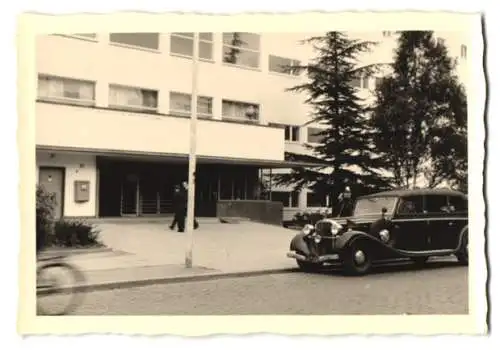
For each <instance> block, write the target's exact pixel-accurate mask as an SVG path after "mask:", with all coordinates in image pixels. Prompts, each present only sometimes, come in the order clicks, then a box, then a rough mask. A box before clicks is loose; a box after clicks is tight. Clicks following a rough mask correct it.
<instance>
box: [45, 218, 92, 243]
mask: <svg viewBox="0 0 500 350" xmlns="http://www.w3.org/2000/svg"><path fill="white" fill-rule="evenodd" d="M99 233H100V231H99V230H98V229H97V228H96V227H95V226H94V225H92V224H88V223H86V222H84V221H81V220H59V221H57V222H56V223H55V226H54V237H55V241H54V244H55V245H57V246H62V247H89V246H91V247H92V246H102V243H101V242H100V241H99Z"/></svg>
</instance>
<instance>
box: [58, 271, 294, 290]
mask: <svg viewBox="0 0 500 350" xmlns="http://www.w3.org/2000/svg"><path fill="white" fill-rule="evenodd" d="M297 271H298V268H296V267H291V268H280V269H268V270H258V271H255V270H254V271H238V272H215V273H202V274H196V275H190V276H169V277H160V278H150V279H142V280H133V281H117V282H105V283H96V284H85V285H77V286H75V287H73V288H68V289H71V290H72V291H73V292H94V291H104V290H112V289H124V288H132V287H143V286H149V285H153V284H174V283H184V282H202V281H210V280H214V279H225V278H238V277H253V276H265V275H272V274H277V273H291V272H297Z"/></svg>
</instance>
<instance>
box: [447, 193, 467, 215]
mask: <svg viewBox="0 0 500 350" xmlns="http://www.w3.org/2000/svg"><path fill="white" fill-rule="evenodd" d="M449 203H450V207H452V209H453V211H457V212H464V211H467V209H468V206H467V200H466V199H465V198H463V197H460V196H450V197H449Z"/></svg>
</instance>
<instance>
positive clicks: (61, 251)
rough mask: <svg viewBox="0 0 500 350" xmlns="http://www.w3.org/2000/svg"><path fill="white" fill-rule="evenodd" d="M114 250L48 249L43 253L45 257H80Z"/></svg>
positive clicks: (103, 248) (106, 248)
mask: <svg viewBox="0 0 500 350" xmlns="http://www.w3.org/2000/svg"><path fill="white" fill-rule="evenodd" d="M112 251H113V249H112V248H109V247H102V248H54V249H48V250H45V251H44V252H43V254H44V255H59V254H61V255H80V254H97V253H109V252H112Z"/></svg>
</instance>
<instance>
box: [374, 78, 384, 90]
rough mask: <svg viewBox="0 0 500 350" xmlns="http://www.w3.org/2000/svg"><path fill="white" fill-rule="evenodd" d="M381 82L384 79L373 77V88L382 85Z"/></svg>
mask: <svg viewBox="0 0 500 350" xmlns="http://www.w3.org/2000/svg"><path fill="white" fill-rule="evenodd" d="M383 81H384V78H381V77H375V88H378V87H379V86H380V85H382V82H383Z"/></svg>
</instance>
